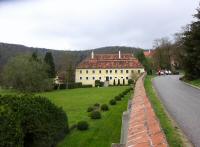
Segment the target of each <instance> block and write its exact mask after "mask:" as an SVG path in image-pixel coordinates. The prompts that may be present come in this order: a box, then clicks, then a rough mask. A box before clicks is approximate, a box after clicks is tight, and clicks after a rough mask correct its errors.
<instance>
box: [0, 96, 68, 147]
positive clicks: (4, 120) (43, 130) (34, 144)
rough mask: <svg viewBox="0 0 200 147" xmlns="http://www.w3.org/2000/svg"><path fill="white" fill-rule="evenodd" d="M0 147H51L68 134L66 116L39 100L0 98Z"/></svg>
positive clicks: (33, 97) (33, 98) (52, 105)
mask: <svg viewBox="0 0 200 147" xmlns="http://www.w3.org/2000/svg"><path fill="white" fill-rule="evenodd" d="M0 126H1V127H0V143H1V147H44V146H45V147H53V146H55V145H56V144H57V142H58V141H59V140H60V139H62V138H63V137H64V136H65V134H66V133H67V132H68V131H69V129H68V119H67V116H66V113H65V112H64V111H63V110H62V109H61V108H58V107H57V106H55V105H54V104H53V103H51V102H50V101H49V100H48V99H46V98H44V97H40V96H30V95H23V96H11V95H7V96H0Z"/></svg>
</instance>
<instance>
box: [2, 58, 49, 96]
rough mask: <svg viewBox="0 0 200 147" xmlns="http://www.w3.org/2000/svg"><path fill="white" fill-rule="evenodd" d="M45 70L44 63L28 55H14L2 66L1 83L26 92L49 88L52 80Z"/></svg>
mask: <svg viewBox="0 0 200 147" xmlns="http://www.w3.org/2000/svg"><path fill="white" fill-rule="evenodd" d="M46 70H47V65H46V64H45V63H43V62H38V61H35V60H34V59H33V58H32V57H31V56H29V55H19V56H16V57H14V58H12V59H11V60H10V61H9V62H8V63H7V65H6V66H5V68H4V71H3V74H2V77H3V85H4V86H5V87H12V88H14V89H17V90H20V91H28V92H35V91H44V90H49V89H51V88H52V81H51V80H50V79H49V78H48V74H47V73H46Z"/></svg>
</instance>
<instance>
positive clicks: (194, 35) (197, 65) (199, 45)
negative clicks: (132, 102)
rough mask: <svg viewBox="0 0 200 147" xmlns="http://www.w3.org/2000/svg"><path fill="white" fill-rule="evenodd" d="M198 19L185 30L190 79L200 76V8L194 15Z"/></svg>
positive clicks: (186, 68) (185, 67)
mask: <svg viewBox="0 0 200 147" xmlns="http://www.w3.org/2000/svg"><path fill="white" fill-rule="evenodd" d="M194 17H195V18H196V19H197V21H195V22H193V23H192V24H190V25H189V27H188V29H187V30H186V31H185V32H184V35H183V40H184V51H185V54H184V57H183V58H184V60H183V68H184V70H185V77H186V78H187V79H189V80H191V79H197V78H200V8H198V9H197V14H195V15H194Z"/></svg>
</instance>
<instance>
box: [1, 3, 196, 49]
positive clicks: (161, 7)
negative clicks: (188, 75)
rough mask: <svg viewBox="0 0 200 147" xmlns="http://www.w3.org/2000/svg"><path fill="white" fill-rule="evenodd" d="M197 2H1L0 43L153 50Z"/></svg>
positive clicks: (188, 15)
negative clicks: (154, 45) (156, 43)
mask: <svg viewBox="0 0 200 147" xmlns="http://www.w3.org/2000/svg"><path fill="white" fill-rule="evenodd" d="M198 3H199V0H0V42H7V43H17V44H24V45H27V46H33V47H45V48H51V49H66V50H67V49H70V50H79V49H91V48H96V47H102V46H110V45H112V46H115V45H125V46H135V47H142V48H146V49H148V48H152V45H153V40H155V39H157V38H161V37H166V36H168V37H171V36H172V35H173V34H174V33H176V32H179V31H180V30H181V27H183V26H185V25H186V24H188V23H190V22H191V21H192V20H194V19H193V16H192V15H193V14H194V13H196V11H195V9H196V8H197V7H198Z"/></svg>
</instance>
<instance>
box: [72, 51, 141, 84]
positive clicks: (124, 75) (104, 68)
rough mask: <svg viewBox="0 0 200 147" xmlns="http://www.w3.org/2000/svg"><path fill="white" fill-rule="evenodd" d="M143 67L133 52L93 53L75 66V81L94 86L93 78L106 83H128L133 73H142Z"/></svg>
mask: <svg viewBox="0 0 200 147" xmlns="http://www.w3.org/2000/svg"><path fill="white" fill-rule="evenodd" d="M143 72H144V67H143V66H142V65H141V63H140V62H139V61H138V60H137V59H136V58H135V57H134V56H133V54H121V52H120V51H119V53H118V54H94V52H92V53H91V57H88V58H86V59H85V60H83V61H82V62H81V63H80V64H79V65H78V66H77V68H76V77H75V81H76V82H81V83H82V84H83V85H93V86H95V80H100V81H102V82H104V83H105V84H107V85H113V84H114V83H115V84H118V83H119V84H128V79H131V75H132V74H133V73H143Z"/></svg>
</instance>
